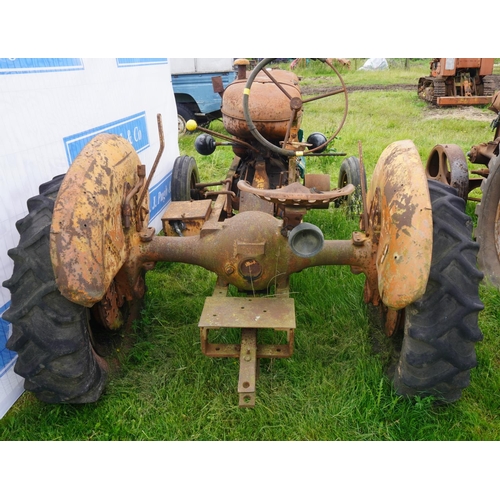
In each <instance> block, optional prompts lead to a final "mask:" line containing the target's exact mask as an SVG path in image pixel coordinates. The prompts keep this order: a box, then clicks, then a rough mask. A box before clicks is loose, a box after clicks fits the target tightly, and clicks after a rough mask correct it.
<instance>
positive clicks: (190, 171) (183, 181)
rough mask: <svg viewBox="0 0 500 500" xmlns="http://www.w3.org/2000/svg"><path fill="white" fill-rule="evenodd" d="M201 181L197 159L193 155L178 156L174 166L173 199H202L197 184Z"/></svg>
mask: <svg viewBox="0 0 500 500" xmlns="http://www.w3.org/2000/svg"><path fill="white" fill-rule="evenodd" d="M199 182H200V173H199V171H198V166H197V165H196V160H195V159H194V158H193V157H192V156H187V155H183V156H178V157H177V158H176V159H175V161H174V166H173V168H172V186H171V197H172V201H189V200H197V199H200V196H199V195H198V191H197V190H196V187H195V185H196V184H197V183H199Z"/></svg>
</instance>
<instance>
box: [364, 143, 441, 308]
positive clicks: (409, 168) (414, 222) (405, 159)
mask: <svg viewBox="0 0 500 500" xmlns="http://www.w3.org/2000/svg"><path fill="white" fill-rule="evenodd" d="M367 207H368V210H369V236H370V238H372V239H373V240H374V243H375V244H377V254H376V269H377V277H378V292H379V294H380V298H381V300H382V302H383V303H384V304H385V305H386V306H387V307H389V308H391V309H394V310H399V309H403V308H404V307H406V306H408V305H409V304H411V303H413V302H415V300H417V299H419V298H420V297H421V296H422V295H423V294H424V292H425V289H426V286H427V281H428V279H429V272H430V267H431V259H432V208H431V200H430V195H429V188H428V185H427V179H426V175H425V170H424V167H423V165H422V161H421V159H420V156H419V154H418V151H417V149H416V147H415V145H414V144H413V142H412V141H410V140H404V141H397V142H394V143H392V144H390V145H389V146H388V147H387V148H386V149H385V150H384V152H383V153H382V155H381V156H380V159H379V161H378V162H377V165H376V167H375V171H374V173H373V177H372V180H371V184H370V189H369V192H368V195H367Z"/></svg>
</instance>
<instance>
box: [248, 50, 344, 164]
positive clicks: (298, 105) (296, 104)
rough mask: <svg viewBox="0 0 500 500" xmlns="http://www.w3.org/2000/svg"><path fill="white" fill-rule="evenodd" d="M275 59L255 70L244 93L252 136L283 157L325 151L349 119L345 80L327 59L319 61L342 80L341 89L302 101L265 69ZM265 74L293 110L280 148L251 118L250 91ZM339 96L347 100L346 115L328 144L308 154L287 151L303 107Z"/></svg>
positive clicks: (267, 60)
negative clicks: (291, 133) (288, 141)
mask: <svg viewBox="0 0 500 500" xmlns="http://www.w3.org/2000/svg"><path fill="white" fill-rule="evenodd" d="M274 60H275V59H263V60H262V61H261V62H260V63H259V64H257V66H256V67H255V68H254V70H253V71H252V73H251V74H250V76H249V77H248V80H247V83H246V85H245V89H244V91H243V113H244V116H245V120H246V122H247V126H248V129H249V130H250V132H251V134H252V135H253V136H254V138H255V139H256V140H257V141H258V142H259V143H260V144H262V145H263V146H264V147H266V148H268V149H270V150H271V151H274V152H275V153H278V154H280V155H283V156H306V155H310V154H314V152H319V151H318V150H321V151H323V150H324V148H325V146H326V145H328V144H329V143H330V142H332V141H333V139H335V137H336V136H337V135H338V133H339V132H340V130H341V129H342V127H343V126H344V123H345V120H346V117H347V108H348V102H347V88H346V86H345V83H344V80H343V79H342V77H341V76H340V73H339V72H338V71H337V70H336V69H335V67H334V66H333V65H332V64H331V63H330V61H328V60H327V59H318V60H319V61H321V62H323V63H325V64H326V65H328V66H330V68H331V69H332V70H333V71H334V72H335V73H336V75H337V77H338V78H339V80H340V83H341V88H340V89H337V90H333V91H332V92H328V93H326V94H322V95H319V96H315V97H311V98H309V99H302V98H301V97H291V96H290V94H289V93H288V92H287V91H286V89H285V88H284V86H283V85H281V84H280V82H278V81H277V80H276V79H275V78H274V77H273V76H272V74H271V72H269V71H268V70H267V69H265V67H266V66H268V65H269V64H270V63H271V62H272V61H274ZM261 71H262V72H263V73H265V75H266V76H267V77H268V78H269V79H270V80H271V81H272V82H273V83H274V84H275V85H276V86H277V87H278V88H279V89H280V90H281V91H282V92H283V93H284V94H285V95H286V96H287V97H288V99H289V101H290V110H291V115H290V120H289V122H288V127H287V131H286V134H285V137H284V140H283V143H282V144H283V147H281V148H280V147H278V146H276V145H274V144H272V143H271V142H269V141H268V140H267V139H266V138H265V137H263V136H262V135H261V133H260V132H259V131H258V130H257V127H256V126H255V124H254V122H253V120H252V117H251V116H250V109H249V96H250V89H251V87H252V84H253V82H254V80H255V78H256V77H257V75H258V74H259V73H260V72H261ZM337 94H344V99H345V104H344V113H343V116H342V120H341V122H340V125H339V126H338V128H337V130H336V131H335V132H334V133H333V135H332V136H331V137H329V138H328V139H327V141H326V143H322V144H320V145H318V146H316V147H314V148H312V149H309V151H308V153H304V152H303V151H297V150H294V149H286V143H287V140H288V138H289V136H290V132H291V129H292V124H293V122H294V121H295V119H296V118H297V115H298V113H299V112H300V111H301V110H302V107H303V105H304V104H306V103H308V102H311V101H317V100H318V99H324V98H325V97H330V96H334V95H337Z"/></svg>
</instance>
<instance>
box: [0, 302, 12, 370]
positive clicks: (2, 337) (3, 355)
mask: <svg viewBox="0 0 500 500" xmlns="http://www.w3.org/2000/svg"><path fill="white" fill-rule="evenodd" d="M9 307H10V302H7V304H4V305H3V306H2V307H0V377H1V376H2V375H3V374H4V373H5V372H6V371H7V370H8V369H9V368H10V367H11V365H12V364H13V363H14V359H15V358H16V353H15V352H12V351H9V349H7V347H6V344H7V335H8V334H9V324H10V323H7V321H5V320H4V319H2V317H1V315H2V314H3V313H4V312H5V311H6V310H7V309H8V308H9Z"/></svg>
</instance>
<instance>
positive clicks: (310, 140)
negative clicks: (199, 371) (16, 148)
mask: <svg viewBox="0 0 500 500" xmlns="http://www.w3.org/2000/svg"><path fill="white" fill-rule="evenodd" d="M272 61H273V60H272V59H264V60H262V61H261V62H260V63H259V64H258V65H257V66H256V67H255V69H253V71H251V72H248V71H247V64H248V61H246V60H238V61H236V64H237V66H238V75H237V78H236V80H235V81H234V82H232V83H231V84H230V85H229V86H228V87H227V88H226V89H225V90H224V93H223V100H222V115H223V124H224V128H225V129H226V131H227V135H225V134H219V133H215V132H212V131H209V130H205V129H203V128H201V127H197V125H196V123H193V122H191V123H188V126H189V127H190V128H191V130H193V131H194V130H196V129H198V130H199V131H201V132H203V133H202V134H201V135H199V136H198V137H197V138H196V149H197V151H198V152H199V153H200V154H204V155H208V154H211V153H212V152H213V151H214V150H215V149H216V148H217V147H218V146H219V145H225V146H228V145H229V146H230V147H232V149H233V152H234V159H233V161H232V163H231V165H230V166H229V169H228V171H227V174H226V176H225V178H224V179H223V180H222V181H214V182H209V183H201V182H200V177H199V172H198V168H197V165H196V160H195V159H194V158H192V157H189V156H185V155H184V156H180V157H179V158H177V160H176V161H175V164H174V167H173V171H172V185H171V195H172V202H171V203H170V205H169V206H168V207H167V209H166V211H165V213H164V214H163V217H162V221H163V229H164V233H165V235H157V234H155V231H154V229H152V228H150V227H148V213H149V212H148V207H149V202H148V187H149V182H150V179H151V176H152V174H153V172H154V170H155V165H156V164H157V162H158V160H159V158H160V155H161V154H162V150H163V141H161V144H162V146H161V147H160V151H159V153H158V157H157V159H156V162H155V164H154V165H153V166H152V168H151V173H150V175H149V176H148V177H147V178H146V169H145V166H144V165H141V164H140V162H139V158H138V156H137V154H136V152H135V151H134V149H133V147H132V146H131V144H130V143H129V142H128V141H126V140H125V139H123V138H121V137H119V136H116V135H112V134H101V135H98V136H96V137H95V138H94V139H92V140H91V141H90V142H89V143H88V144H87V146H85V148H84V149H83V150H82V151H81V153H80V154H79V155H78V157H77V158H76V160H75V161H74V162H73V164H72V165H71V167H70V169H69V171H68V172H67V173H66V174H65V175H64V176H59V177H56V178H54V179H53V180H51V181H49V182H48V183H46V184H44V185H42V186H41V187H40V194H39V195H38V196H35V197H34V198H31V199H30V200H28V209H29V214H28V215H27V216H26V217H25V218H24V219H22V220H21V221H19V222H18V224H17V228H18V230H19V233H20V242H19V245H18V246H17V247H16V248H14V249H13V250H11V251H10V254H9V255H10V256H11V257H12V259H13V260H14V272H13V276H12V278H11V279H9V280H7V281H6V282H4V286H6V287H7V288H8V289H9V290H10V292H11V295H12V301H11V307H10V309H9V310H8V311H7V312H6V313H5V314H4V317H5V318H6V319H7V320H8V321H10V322H11V323H12V324H13V334H12V337H11V338H10V339H9V344H8V347H9V348H10V349H12V350H14V351H17V353H18V360H17V363H16V371H17V373H19V374H20V375H22V376H23V377H24V378H25V380H26V382H25V387H26V389H27V390H29V391H32V392H33V393H35V395H36V396H37V397H38V398H39V399H40V400H42V401H47V402H71V403H83V402H91V401H96V400H97V399H98V398H99V397H100V395H101V394H102V392H103V390H104V387H105V383H106V378H107V373H108V371H109V367H108V364H107V362H106V360H105V357H106V345H108V344H109V343H110V342H111V343H112V342H114V341H116V340H119V339H120V338H121V335H120V333H119V332H120V331H122V330H123V328H124V327H127V325H130V322H131V320H132V319H133V318H134V317H136V316H137V313H138V311H139V310H140V305H141V300H142V298H143V295H144V291H145V286H144V275H145V273H146V272H147V271H148V270H149V269H151V268H152V267H153V266H154V264H155V263H156V262H160V261H167V262H184V263H188V264H193V265H198V266H201V267H203V268H205V269H208V270H209V271H212V272H213V273H215V275H216V276H217V281H216V285H215V289H214V291H213V294H212V295H211V296H209V297H207V298H206V300H205V305H204V308H203V311H202V314H201V317H200V321H199V325H198V326H199V330H200V339H201V348H202V350H203V352H204V354H206V355H207V356H213V357H232V358H237V359H239V362H240V371H239V381H238V393H239V404H240V406H242V407H252V406H254V405H255V402H256V382H257V376H258V366H259V364H258V363H259V359H260V358H286V357H289V356H291V355H292V353H293V349H294V334H295V328H296V322H295V307H294V300H293V298H291V293H290V276H291V275H292V274H293V273H297V272H300V271H301V270H303V269H306V268H308V267H312V266H325V265H345V266H350V268H351V270H352V272H354V273H363V274H364V275H365V277H366V283H365V288H364V301H365V302H366V303H368V304H371V305H373V306H374V307H376V308H377V309H378V310H379V311H380V314H381V317H382V318H383V328H384V330H385V333H386V335H387V336H388V337H391V339H392V340H393V341H394V366H393V367H392V368H393V369H392V370H391V377H392V380H393V383H394V386H395V388H396V391H397V392H398V393H399V394H401V395H407V396H414V395H432V396H434V397H436V398H437V399H440V400H442V401H445V402H452V401H455V400H457V399H458V398H459V397H460V395H461V392H462V389H463V388H465V387H467V385H468V384H469V381H470V370H471V369H472V368H473V367H474V366H475V365H476V354H475V347H474V345H475V342H477V341H479V340H481V338H482V334H481V332H480V330H479V328H478V322H477V319H478V313H479V311H480V310H481V309H482V307H483V306H482V303H481V301H480V300H479V295H478V286H479V282H480V280H481V279H482V273H481V272H480V271H478V270H477V268H476V256H477V251H478V245H477V244H476V243H475V242H474V241H473V240H472V224H471V220H470V217H468V216H467V215H466V214H465V213H464V204H465V202H464V199H463V198H462V197H460V196H457V192H456V190H455V189H454V188H453V187H450V186H449V185H445V184H443V183H441V182H438V181H436V180H430V181H428V180H427V178H426V174H425V169H424V167H423V165H422V162H421V160H420V157H419V155H418V152H417V149H416V148H415V146H414V144H413V143H412V141H410V140H402V141H397V142H394V143H392V144H390V145H389V146H388V147H387V148H386V149H385V150H384V151H383V152H382V154H381V156H380V159H379V161H378V162H377V165H376V167H375V169H374V173H373V176H372V179H371V182H370V185H369V186H367V183H366V178H365V173H364V172H365V169H364V165H363V159H362V147H361V144H360V147H359V151H358V156H352V157H349V158H347V159H346V160H344V163H343V168H341V178H340V179H339V183H338V186H337V187H335V188H333V189H332V188H331V180H330V177H329V175H327V174H308V173H306V171H305V170H306V165H305V160H306V159H307V161H309V160H311V161H312V160H313V159H314V158H315V157H320V156H323V157H324V156H338V155H339V154H340V153H337V152H332V151H330V149H329V148H330V146H331V144H332V141H333V140H334V139H335V137H336V136H337V134H338V132H339V131H340V129H341V127H342V125H343V123H344V121H345V119H346V116H347V104H348V99H347V90H346V87H345V84H344V82H343V80H342V78H341V76H340V75H339V74H338V72H337V71H336V70H335V68H334V67H333V66H332V65H331V64H330V63H329V62H328V61H327V60H323V62H324V63H325V64H327V65H328V66H329V67H330V68H331V70H332V71H333V72H335V74H336V75H337V76H338V78H339V82H340V85H339V87H338V88H336V89H334V90H332V91H331V92H328V93H326V94H323V95H320V96H315V97H311V98H308V99H304V98H303V96H302V93H301V89H300V81H299V79H298V78H297V76H296V75H295V74H293V73H291V72H288V71H283V70H278V69H270V65H271V64H272ZM330 98H332V99H339V98H340V99H342V100H343V103H344V110H343V113H342V116H340V117H338V120H337V123H336V125H335V126H331V130H334V132H333V133H332V134H331V136H330V137H326V136H325V135H323V134H321V133H318V132H313V133H310V134H308V135H307V138H306V139H304V137H305V136H306V135H305V134H304V132H303V131H304V129H305V126H306V123H305V120H304V123H303V117H304V116H305V112H306V109H307V104H308V103H309V102H311V101H313V100H314V101H316V100H318V99H330ZM158 129H159V135H160V138H162V134H163V132H162V125H161V118H160V117H159V119H158ZM216 139H222V140H223V141H224V142H222V143H221V142H216ZM356 193H357V194H358V195H359V197H360V198H361V206H362V213H361V216H360V227H359V230H358V231H355V232H353V234H352V236H351V238H350V239H347V240H325V238H324V236H323V233H322V231H321V229H320V228H319V227H317V226H315V225H312V224H310V223H307V222H305V221H304V218H305V215H306V214H307V212H308V211H309V210H314V209H322V210H325V209H328V208H329V207H330V205H331V204H332V203H333V204H334V205H340V204H341V202H345V201H348V202H349V201H353V195H355V194H356ZM339 286H341V284H339ZM226 329H230V330H234V329H236V330H237V331H238V332H239V333H240V335H239V340H240V341H239V342H237V343H224V342H222V341H221V340H220V339H221V336H220V335H219V333H220V332H221V331H224V330H226ZM270 339H271V340H270Z"/></svg>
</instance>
